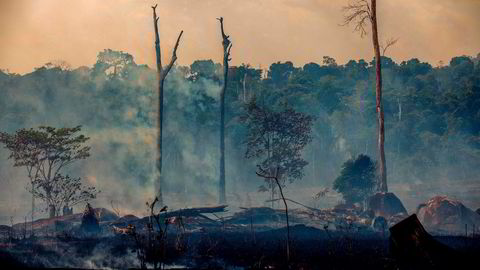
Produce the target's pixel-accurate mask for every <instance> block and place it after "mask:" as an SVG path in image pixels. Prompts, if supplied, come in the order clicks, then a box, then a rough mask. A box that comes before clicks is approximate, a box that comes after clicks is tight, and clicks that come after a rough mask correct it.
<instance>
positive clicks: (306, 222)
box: [0, 198, 480, 269]
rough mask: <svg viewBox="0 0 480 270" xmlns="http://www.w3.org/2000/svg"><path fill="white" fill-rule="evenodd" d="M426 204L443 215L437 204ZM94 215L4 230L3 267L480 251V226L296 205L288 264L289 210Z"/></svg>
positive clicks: (463, 259) (391, 265)
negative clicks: (444, 225)
mask: <svg viewBox="0 0 480 270" xmlns="http://www.w3.org/2000/svg"><path fill="white" fill-rule="evenodd" d="M445 199H446V198H444V200H443V201H442V200H440V202H444V201H445ZM438 200H439V199H438ZM438 200H437V201H435V202H436V203H437V204H438V203H439V201H438ZM429 207H430V208H429ZM424 208H426V209H424V210H423V211H424V212H428V211H434V208H432V206H431V205H428V204H427V205H426V206H425V207H424ZM91 211H92V212H91V213H90V215H91V214H93V217H94V219H90V220H89V217H88V207H87V209H86V210H85V212H84V213H80V214H71V215H66V216H61V217H55V218H51V219H41V220H37V221H35V222H33V224H32V223H31V222H26V223H19V224H15V225H13V226H12V227H9V226H2V231H1V236H2V239H1V246H0V261H1V265H2V266H3V267H7V268H8V269H10V268H23V267H25V268H27V267H28V268H32V267H33V268H77V269H78V268H80V269H127V268H138V269H139V268H155V267H156V268H161V267H163V268H164V269H173V268H174V269H177V268H180V269H184V268H185V269H189V268H193V269H198V268H200V269H286V268H290V269H353V268H356V269H420V268H421V269H430V268H436V269H443V268H446V267H460V268H458V269H475V267H474V264H471V263H474V262H475V256H476V255H477V254H479V252H480V237H479V235H478V234H477V232H476V230H475V229H473V227H472V226H470V227H468V226H467V227H466V229H467V231H466V232H465V233H464V234H462V233H460V232H454V231H450V233H449V234H448V235H447V234H446V233H445V231H440V230H438V228H437V230H434V229H432V228H431V226H430V224H428V225H429V226H426V228H429V232H431V233H427V232H426V231H425V230H424V229H423V225H422V223H421V222H420V221H419V219H420V220H422V221H423V222H424V223H425V217H424V216H425V214H421V213H419V215H418V217H419V219H417V215H411V216H408V215H395V216H392V217H390V218H388V219H385V218H383V219H382V218H378V217H374V216H372V215H369V213H367V212H366V211H362V210H359V209H346V208H340V207H338V208H332V209H314V208H296V209H291V210H290V212H289V222H290V242H289V246H290V247H289V249H290V254H289V259H288V258H287V255H286V243H287V227H286V226H285V222H286V219H285V211H284V210H282V209H273V208H270V207H258V208H244V209H241V210H240V211H238V212H235V213H231V212H229V211H228V207H227V206H217V207H202V208H188V209H179V210H175V211H162V212H160V213H158V214H157V215H153V216H146V217H136V216H133V215H127V216H123V217H119V216H117V215H116V214H115V213H113V212H111V211H109V210H107V209H104V208H96V209H93V208H91ZM475 214H476V215H478V214H477V213H475ZM91 217H92V215H91V216H90V218H91ZM32 228H33V236H32ZM389 228H390V230H389ZM392 228H394V229H392ZM432 235H433V236H432ZM472 267H473V268H472ZM7 268H5V269H7Z"/></svg>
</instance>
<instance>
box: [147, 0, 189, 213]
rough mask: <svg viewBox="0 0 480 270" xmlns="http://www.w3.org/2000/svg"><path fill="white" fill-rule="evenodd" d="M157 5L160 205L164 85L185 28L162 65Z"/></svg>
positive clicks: (161, 199) (158, 184)
mask: <svg viewBox="0 0 480 270" xmlns="http://www.w3.org/2000/svg"><path fill="white" fill-rule="evenodd" d="M156 8H157V5H155V6H152V9H153V27H154V29H155V54H156V58H157V80H158V118H157V128H158V135H157V158H156V167H157V179H156V185H157V186H156V188H157V196H158V198H159V199H158V200H159V203H160V205H163V196H162V195H163V194H162V187H163V179H162V135H163V133H162V131H163V85H164V83H165V78H166V77H167V75H168V72H170V69H172V66H173V64H174V63H175V61H177V48H178V44H179V43H180V38H181V37H182V34H183V30H182V31H180V34H179V35H178V38H177V42H176V43H175V47H174V48H173V53H172V58H171V59H170V63H169V64H168V65H167V66H166V67H163V66H162V55H161V50H160V35H159V34H158V19H159V18H158V17H157V12H156Z"/></svg>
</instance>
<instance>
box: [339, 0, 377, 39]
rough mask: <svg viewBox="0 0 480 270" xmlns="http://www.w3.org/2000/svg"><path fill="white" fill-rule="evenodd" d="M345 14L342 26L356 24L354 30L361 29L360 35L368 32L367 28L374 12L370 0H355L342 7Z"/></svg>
mask: <svg viewBox="0 0 480 270" xmlns="http://www.w3.org/2000/svg"><path fill="white" fill-rule="evenodd" d="M342 11H343V13H344V14H345V16H344V20H343V24H341V25H342V26H346V25H350V24H355V28H354V31H359V32H360V36H361V37H363V36H365V35H366V34H367V31H366V29H365V27H366V24H367V22H368V21H370V22H371V19H372V15H371V14H372V12H371V9H370V5H369V4H368V0H354V1H351V2H350V3H348V4H347V5H346V6H344V7H343V8H342Z"/></svg>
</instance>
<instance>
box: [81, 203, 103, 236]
mask: <svg viewBox="0 0 480 270" xmlns="http://www.w3.org/2000/svg"><path fill="white" fill-rule="evenodd" d="M80 228H81V229H82V231H83V232H87V233H98V232H100V225H99V223H98V218H97V215H96V213H95V209H93V208H92V206H91V205H90V204H89V203H87V205H86V206H85V210H84V211H83V216H82V225H81V226H80Z"/></svg>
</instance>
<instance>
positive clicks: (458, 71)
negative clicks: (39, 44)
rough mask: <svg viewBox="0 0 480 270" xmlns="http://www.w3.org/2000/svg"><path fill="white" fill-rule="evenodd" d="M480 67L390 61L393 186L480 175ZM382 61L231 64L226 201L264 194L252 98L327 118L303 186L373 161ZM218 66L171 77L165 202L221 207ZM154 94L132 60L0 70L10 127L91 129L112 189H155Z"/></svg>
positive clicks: (387, 86) (150, 75) (472, 61)
mask: <svg viewBox="0 0 480 270" xmlns="http://www.w3.org/2000/svg"><path fill="white" fill-rule="evenodd" d="M115 57H119V58H121V59H117V60H116V59H114V58H115ZM478 60H479V57H477V58H471V57H466V56H460V57H455V58H453V59H452V60H451V61H450V63H449V65H445V66H437V67H433V66H432V65H430V64H429V63H424V62H421V61H420V60H418V59H411V60H408V61H403V62H401V63H395V62H394V61H393V60H392V59H390V58H387V57H383V58H382V61H383V63H382V68H383V74H384V96H383V98H384V99H383V100H384V106H385V125H386V126H385V129H386V142H385V147H386V149H385V151H386V158H387V173H388V176H389V182H390V183H395V182H402V183H416V182H434V181H437V180H438V179H450V180H454V181H457V180H458V181H461V180H469V179H472V178H473V177H477V175H478V173H479V169H478V168H480V152H479V151H480V124H479V123H480V64H479V61H478ZM373 64H374V63H373V62H370V63H369V62H368V61H365V60H359V61H355V60H351V61H349V62H348V63H346V64H344V65H339V64H337V63H336V62H335V60H334V59H333V58H329V57H326V58H325V61H324V63H322V64H316V63H308V64H306V65H304V66H303V67H295V66H294V65H293V63H292V62H277V63H274V64H272V65H271V66H270V68H269V70H268V71H262V70H259V69H255V68H252V67H251V66H249V65H242V66H238V67H231V69H230V72H229V76H230V79H229V85H228V89H227V93H226V103H227V104H226V140H227V146H226V153H227V155H226V159H227V160H226V164H227V166H226V179H227V193H229V192H230V193H234V190H237V189H239V188H241V189H242V190H245V191H254V190H256V187H257V184H258V180H256V179H255V175H254V174H253V173H252V172H254V171H255V164H254V162H253V161H252V162H250V161H248V162H246V161H245V159H244V158H243V156H244V153H245V150H246V149H245V147H244V145H242V144H241V142H242V141H243V140H244V138H245V135H246V129H245V127H244V126H243V125H242V124H241V123H240V122H239V121H238V118H239V116H240V115H242V113H243V112H244V106H243V105H244V104H245V103H246V102H248V100H249V99H251V98H252V97H253V96H255V98H256V100H257V102H258V104H268V106H269V107H271V108H278V106H280V105H281V104H283V103H285V102H286V103H288V104H289V106H291V107H292V108H293V109H295V110H296V111H299V112H304V113H308V114H309V115H312V116H314V117H315V118H316V119H317V120H316V121H315V124H314V127H313V132H312V134H313V140H312V143H311V144H309V145H308V146H307V147H306V149H305V151H304V157H305V160H306V161H307V162H309V166H307V167H306V168H305V177H304V180H305V181H302V182H303V183H304V184H305V185H322V186H330V185H331V183H332V181H333V179H334V178H335V177H336V176H337V175H338V173H339V171H340V165H341V164H342V163H343V162H344V161H345V160H347V159H349V158H351V157H353V156H356V155H357V154H359V153H365V154H367V155H370V156H372V157H374V158H375V157H376V147H375V134H376V133H375V127H376V125H375V111H374V105H375V91H374V81H375V72H374V66H373ZM220 67H221V66H220V65H219V64H215V63H214V62H213V61H210V60H203V61H196V62H195V63H193V64H192V65H191V66H190V67H175V68H174V69H172V73H171V74H170V75H169V77H168V78H167V80H166V90H165V91H166V92H165V110H164V112H165V115H164V117H165V124H166V128H165V131H164V132H165V133H164V141H165V149H164V162H165V163H164V167H165V168H169V169H168V170H167V169H166V170H165V177H166V178H165V181H166V187H165V190H166V192H167V193H168V192H176V194H183V195H182V196H184V197H186V198H189V197H191V196H194V195H193V194H200V195H201V196H203V197H202V198H203V199H205V196H206V198H207V199H212V201H214V200H216V199H215V197H216V184H217V182H216V181H217V179H218V168H217V160H218V147H219V145H218V139H217V138H218V132H219V105H218V96H219V89H220V86H221V81H222V80H221V74H222V71H221V68H220ZM245 74H247V75H245ZM155 89H156V88H155V72H154V71H153V70H152V69H150V68H149V67H147V66H145V65H137V64H136V63H135V61H134V60H133V58H132V57H131V56H129V55H128V54H126V53H114V52H112V51H108V50H107V51H104V52H103V53H101V54H99V58H98V62H97V63H96V64H95V65H94V66H93V68H88V67H80V68H77V69H74V70H68V69H65V68H62V67H52V66H49V67H40V68H37V69H36V70H35V71H34V72H32V73H29V74H25V75H17V74H8V73H3V72H0V92H1V95H2V99H1V100H0V116H1V121H0V130H2V131H13V130H16V129H19V128H23V127H35V126H39V125H51V126H74V125H80V124H81V125H83V126H84V127H85V131H86V132H87V134H89V136H90V137H91V138H92V140H91V143H92V144H93V145H94V147H95V149H97V150H96V152H95V153H93V158H92V161H91V162H102V164H103V165H102V166H97V167H95V168H93V166H90V167H89V173H91V174H94V175H96V176H97V177H101V178H102V179H103V181H104V182H105V183H110V182H108V181H115V182H118V183H119V184H122V185H123V186H125V185H126V184H132V186H143V187H145V188H147V187H148V188H150V187H151V185H152V182H151V181H152V179H153V177H152V168H153V160H154V158H153V157H154V156H153V155H154V149H155V147H154V139H153V138H154V135H155V129H154V126H155V110H156V105H155V104H156V92H155ZM3 164H4V163H3V162H2V165H1V166H5V165H3ZM78 169H79V171H80V172H81V170H80V169H82V168H80V167H79V168H78ZM107 172H108V173H107ZM99 183H100V182H99ZM235 187H237V189H236V188H235ZM100 188H101V189H102V190H105V188H102V187H101V186H100ZM192 190H193V191H194V192H190V191H192ZM122 192H123V195H125V194H124V193H125V191H122ZM117 193H118V192H117ZM117 193H116V194H117ZM187 194H188V195H187ZM227 195H228V194H227ZM127 196H128V195H127ZM167 196H168V195H167ZM229 196H231V194H230V195H229Z"/></svg>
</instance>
